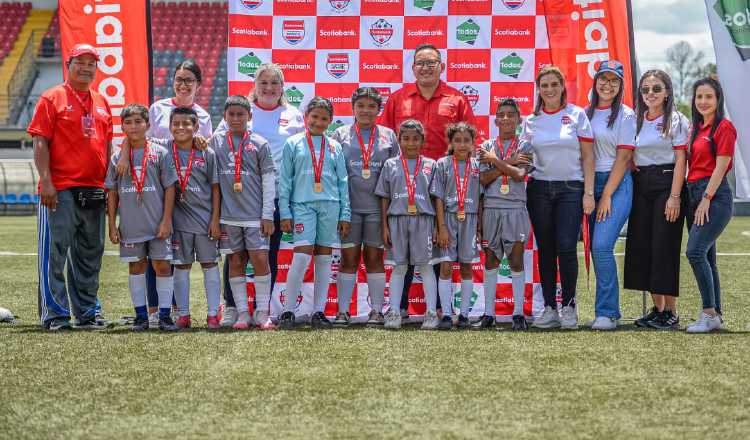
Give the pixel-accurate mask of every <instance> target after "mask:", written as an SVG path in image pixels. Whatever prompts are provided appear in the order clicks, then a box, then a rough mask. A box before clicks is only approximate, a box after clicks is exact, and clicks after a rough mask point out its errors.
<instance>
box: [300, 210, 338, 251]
mask: <svg viewBox="0 0 750 440" xmlns="http://www.w3.org/2000/svg"><path fill="white" fill-rule="evenodd" d="M338 226H339V202H333V201H330V202H329V201H316V202H306V203H295V202H292V231H293V233H294V238H293V240H294V245H295V246H309V245H314V244H317V245H320V246H327V247H338V246H339V231H338Z"/></svg>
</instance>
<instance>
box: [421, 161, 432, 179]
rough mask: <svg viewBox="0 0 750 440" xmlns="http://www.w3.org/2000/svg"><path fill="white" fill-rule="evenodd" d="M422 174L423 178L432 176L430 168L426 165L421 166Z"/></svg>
mask: <svg viewBox="0 0 750 440" xmlns="http://www.w3.org/2000/svg"><path fill="white" fill-rule="evenodd" d="M422 174H424V175H425V176H429V175H430V174H432V166H430V164H427V163H426V164H424V165H422Z"/></svg>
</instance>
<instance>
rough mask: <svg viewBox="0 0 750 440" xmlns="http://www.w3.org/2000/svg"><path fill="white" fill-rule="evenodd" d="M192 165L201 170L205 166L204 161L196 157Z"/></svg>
mask: <svg viewBox="0 0 750 440" xmlns="http://www.w3.org/2000/svg"><path fill="white" fill-rule="evenodd" d="M194 163H195V166H197V167H200V168H203V167H205V166H206V159H204V158H202V157H196V158H195V162H194Z"/></svg>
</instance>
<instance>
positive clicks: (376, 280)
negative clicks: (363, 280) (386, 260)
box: [367, 272, 385, 313]
mask: <svg viewBox="0 0 750 440" xmlns="http://www.w3.org/2000/svg"><path fill="white" fill-rule="evenodd" d="M367 290H368V292H369V293H370V303H372V310H375V311H377V312H378V313H382V312H383V301H384V299H383V298H384V296H385V274H384V273H370V272H367Z"/></svg>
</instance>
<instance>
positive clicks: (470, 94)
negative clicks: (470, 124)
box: [459, 84, 479, 110]
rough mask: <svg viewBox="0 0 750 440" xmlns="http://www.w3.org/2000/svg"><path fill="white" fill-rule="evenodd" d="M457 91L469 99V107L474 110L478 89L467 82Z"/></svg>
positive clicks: (477, 100)
mask: <svg viewBox="0 0 750 440" xmlns="http://www.w3.org/2000/svg"><path fill="white" fill-rule="evenodd" d="M459 92H461V93H463V94H464V96H466V99H467V100H468V101H469V104H470V105H471V108H472V109H474V110H476V107H477V103H478V102H479V90H477V89H475V88H474V87H472V86H470V85H468V84H467V85H465V86H463V87H461V89H460V90H459Z"/></svg>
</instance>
